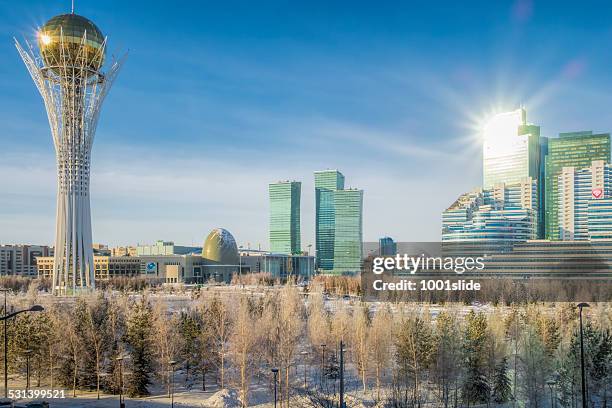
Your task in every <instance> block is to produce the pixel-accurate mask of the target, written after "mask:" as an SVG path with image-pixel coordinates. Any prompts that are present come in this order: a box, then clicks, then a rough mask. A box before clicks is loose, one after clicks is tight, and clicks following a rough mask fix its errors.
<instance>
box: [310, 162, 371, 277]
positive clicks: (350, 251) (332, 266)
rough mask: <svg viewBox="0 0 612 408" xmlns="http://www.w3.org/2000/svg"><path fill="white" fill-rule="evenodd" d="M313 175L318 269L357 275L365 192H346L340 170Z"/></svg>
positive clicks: (324, 271)
mask: <svg viewBox="0 0 612 408" xmlns="http://www.w3.org/2000/svg"><path fill="white" fill-rule="evenodd" d="M314 176H315V207H316V231H315V233H316V239H317V262H318V267H319V269H320V270H321V271H322V272H323V273H333V274H343V273H356V272H358V271H359V270H360V269H361V259H362V240H363V233H362V224H363V209H362V208H363V190H356V189H346V190H345V189H344V176H343V175H342V173H340V172H339V171H338V170H324V171H317V172H315V174H314Z"/></svg>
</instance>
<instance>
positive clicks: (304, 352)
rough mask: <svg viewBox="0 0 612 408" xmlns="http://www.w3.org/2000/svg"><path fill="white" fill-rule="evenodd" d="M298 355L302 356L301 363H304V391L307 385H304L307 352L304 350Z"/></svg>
mask: <svg viewBox="0 0 612 408" xmlns="http://www.w3.org/2000/svg"><path fill="white" fill-rule="evenodd" d="M300 354H302V358H303V361H304V389H306V387H307V383H306V368H307V364H308V362H307V361H306V358H308V351H306V350H304V351H302V352H301V353H300Z"/></svg>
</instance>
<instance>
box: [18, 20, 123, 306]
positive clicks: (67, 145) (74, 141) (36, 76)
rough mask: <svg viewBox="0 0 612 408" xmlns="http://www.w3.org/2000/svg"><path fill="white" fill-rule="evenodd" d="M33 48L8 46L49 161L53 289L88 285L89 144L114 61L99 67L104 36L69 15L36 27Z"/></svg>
mask: <svg viewBox="0 0 612 408" xmlns="http://www.w3.org/2000/svg"><path fill="white" fill-rule="evenodd" d="M36 44H37V46H38V47H37V50H36V49H35V48H36V47H35V46H32V45H31V44H30V43H28V42H27V41H26V47H22V46H21V44H19V42H18V41H17V40H15V45H16V47H17V50H18V51H19V54H20V55H21V58H22V59H23V62H24V63H25V65H26V67H27V68H28V71H29V72H30V75H31V76H32V79H33V80H34V83H35V84H36V87H37V88H38V90H39V92H40V94H41V96H42V98H43V101H44V103H45V108H46V109H47V117H48V119H49V125H50V126H51V135H52V137H53V144H54V145H55V154H56V158H57V215H56V224H55V225H56V226H55V253H54V266H53V292H54V293H55V294H58V295H71V294H77V293H79V292H81V291H83V290H87V289H90V288H94V287H95V273H94V261H93V249H92V239H91V210H90V205H89V176H90V163H91V148H92V145H93V141H94V136H95V133H96V125H97V124H98V118H99V115H100V108H101V107H102V102H103V101H104V97H105V96H106V94H107V93H108V90H109V89H110V87H111V84H112V83H113V80H114V79H115V77H116V75H117V73H118V71H119V67H120V66H121V61H113V62H112V63H111V64H109V65H110V66H109V68H108V70H107V71H106V72H104V71H103V65H104V59H105V50H106V38H105V37H104V36H103V35H102V32H101V31H100V29H99V28H98V27H97V26H96V25H95V24H94V23H93V22H91V21H90V20H88V19H86V18H85V17H82V16H79V15H77V14H74V12H73V13H71V14H62V15H59V16H56V17H53V18H52V19H51V20H49V21H48V22H47V23H46V24H45V25H44V26H42V27H41V28H40V29H39V30H38V32H37V38H36Z"/></svg>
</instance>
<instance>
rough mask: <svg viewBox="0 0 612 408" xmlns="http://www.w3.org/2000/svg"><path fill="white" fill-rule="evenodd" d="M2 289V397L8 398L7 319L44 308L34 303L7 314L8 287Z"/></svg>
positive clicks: (40, 310)
mask: <svg viewBox="0 0 612 408" xmlns="http://www.w3.org/2000/svg"><path fill="white" fill-rule="evenodd" d="M2 290H3V291H4V316H2V317H0V320H4V397H5V398H8V332H7V328H6V325H7V321H8V319H11V318H13V317H15V316H17V315H18V314H20V313H26V312H42V311H43V310H45V308H44V307H42V306H41V305H34V306H32V307H31V308H29V309H24V310H18V311H16V312H13V313H9V314H7V312H8V310H7V306H6V292H7V291H8V289H2Z"/></svg>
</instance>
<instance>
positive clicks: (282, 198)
mask: <svg viewBox="0 0 612 408" xmlns="http://www.w3.org/2000/svg"><path fill="white" fill-rule="evenodd" d="M268 192H269V198H270V229H269V233H270V251H271V252H273V253H278V254H299V253H300V252H301V233H300V196H301V192H302V183H300V182H299V181H280V182H278V183H271V184H270V185H269V186H268Z"/></svg>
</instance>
